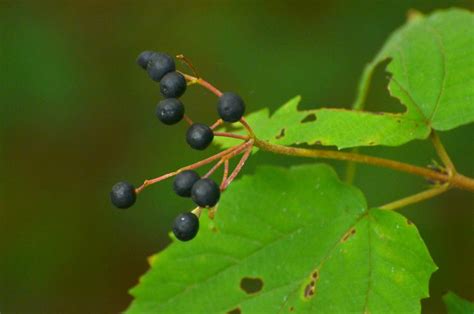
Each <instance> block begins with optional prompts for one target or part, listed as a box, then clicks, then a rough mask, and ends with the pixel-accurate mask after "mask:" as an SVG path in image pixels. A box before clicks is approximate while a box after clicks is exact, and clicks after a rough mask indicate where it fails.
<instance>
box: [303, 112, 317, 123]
mask: <svg viewBox="0 0 474 314" xmlns="http://www.w3.org/2000/svg"><path fill="white" fill-rule="evenodd" d="M312 121H316V115H315V114H314V113H310V114H309V115H307V116H306V117H304V119H303V120H301V123H306V122H312Z"/></svg>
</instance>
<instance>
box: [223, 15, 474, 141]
mask: <svg viewBox="0 0 474 314" xmlns="http://www.w3.org/2000/svg"><path fill="white" fill-rule="evenodd" d="M385 60H390V62H389V63H388V66H387V68H386V70H387V71H388V72H389V73H390V74H391V79H390V82H389V85H388V89H389V92H390V94H391V95H392V96H393V97H396V98H398V99H399V100H400V102H401V103H402V104H403V105H404V106H405V107H406V111H405V112H404V113H388V112H378V113H374V112H367V111H360V110H346V109H330V108H320V109H313V110H305V111H299V110H298V109H297V107H298V103H299V101H300V97H296V98H294V99H292V100H290V101H289V102H287V103H286V104H285V105H283V106H282V107H281V108H279V109H278V110H277V111H276V112H275V113H273V114H272V115H270V113H269V111H268V109H264V110H260V111H258V112H255V113H253V114H250V115H249V116H248V120H249V123H250V125H251V126H252V127H253V128H254V131H255V133H256V135H257V137H258V138H260V139H262V140H266V141H269V142H271V143H275V144H282V145H291V144H301V143H308V144H320V145H334V146H337V147H338V148H347V147H356V146H372V145H387V146H398V145H401V144H404V143H406V142H408V141H411V140H414V139H425V138H427V137H428V135H429V134H430V132H431V130H432V129H435V130H449V129H452V128H455V127H457V126H460V125H462V124H466V123H469V122H472V121H474V14H473V13H471V12H469V11H465V10H459V9H451V10H447V11H438V12H435V13H434V14H431V15H429V16H427V17H423V16H421V15H412V18H410V20H409V21H408V22H407V24H406V25H404V26H403V27H401V28H400V29H399V30H397V31H395V32H394V34H392V36H391V37H390V38H389V39H388V41H387V42H386V43H385V45H384V47H383V48H382V50H381V51H380V52H379V53H378V55H377V56H376V58H375V59H374V60H373V61H372V62H371V63H370V64H369V65H368V66H367V68H366V69H365V71H364V75H363V77H362V80H361V82H360V94H361V95H360V96H359V100H358V103H357V104H356V108H357V107H361V106H362V105H363V98H364V97H363V96H362V95H363V94H364V93H365V92H366V90H367V89H368V85H369V83H370V77H371V74H372V72H373V71H374V69H375V67H376V66H377V65H378V64H380V63H382V62H383V61H385ZM228 141H229V140H225V141H221V143H225V144H226V145H227V143H228Z"/></svg>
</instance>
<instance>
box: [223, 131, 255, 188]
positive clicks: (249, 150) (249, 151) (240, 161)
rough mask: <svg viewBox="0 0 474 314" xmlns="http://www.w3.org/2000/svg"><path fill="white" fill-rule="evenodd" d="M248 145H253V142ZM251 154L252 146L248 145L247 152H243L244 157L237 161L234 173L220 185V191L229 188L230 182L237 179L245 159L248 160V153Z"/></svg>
mask: <svg viewBox="0 0 474 314" xmlns="http://www.w3.org/2000/svg"><path fill="white" fill-rule="evenodd" d="M249 143H252V144H253V141H252V140H251V141H249ZM251 152H252V145H250V146H249V147H248V148H247V150H246V151H245V153H244V155H243V156H242V158H241V159H240V160H239V163H238V164H237V166H235V169H234V171H232V173H231V174H230V176H229V177H228V178H227V180H225V182H224V183H223V184H222V185H221V190H223V191H224V190H225V189H227V187H228V186H229V184H231V183H232V181H233V180H234V179H235V177H237V175H238V174H239V172H240V170H242V167H243V166H244V165H245V162H246V161H247V159H248V158H249V156H250V153H251Z"/></svg>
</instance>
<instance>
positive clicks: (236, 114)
mask: <svg viewBox="0 0 474 314" xmlns="http://www.w3.org/2000/svg"><path fill="white" fill-rule="evenodd" d="M217 112H218V113H219V116H220V117H221V119H222V120H224V121H226V122H236V121H239V120H240V118H242V116H243V114H244V113H245V104H244V101H243V100H242V98H240V96H239V95H237V94H235V93H232V92H226V93H224V94H222V96H221V97H219V101H218V102H217Z"/></svg>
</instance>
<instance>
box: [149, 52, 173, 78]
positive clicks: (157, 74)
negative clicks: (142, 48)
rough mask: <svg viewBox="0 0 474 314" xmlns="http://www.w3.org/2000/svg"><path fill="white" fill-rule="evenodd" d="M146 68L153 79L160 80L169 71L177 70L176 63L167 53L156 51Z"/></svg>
mask: <svg viewBox="0 0 474 314" xmlns="http://www.w3.org/2000/svg"><path fill="white" fill-rule="evenodd" d="M146 70H147V72H148V75H149V76H150V78H151V79H152V80H154V81H157V82H159V81H160V80H161V79H162V78H163V76H165V75H166V74H167V73H170V72H173V71H174V70H176V65H175V64H174V60H173V58H171V57H170V56H169V55H167V54H166V53H162V52H155V53H153V54H152V55H151V57H150V60H149V61H148V64H147V67H146Z"/></svg>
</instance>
